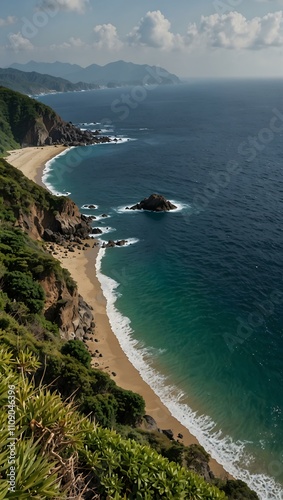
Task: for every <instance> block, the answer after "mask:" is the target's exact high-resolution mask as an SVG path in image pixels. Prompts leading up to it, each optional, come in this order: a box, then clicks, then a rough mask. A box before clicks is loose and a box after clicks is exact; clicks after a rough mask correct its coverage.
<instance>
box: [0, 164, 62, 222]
mask: <svg viewBox="0 0 283 500" xmlns="http://www.w3.org/2000/svg"><path fill="white" fill-rule="evenodd" d="M65 203H66V198H64V197H58V196H53V195H52V194H50V193H49V192H48V191H46V190H45V189H42V188H41V187H40V186H38V185H37V184H35V183H34V182H32V181H30V180H29V179H27V177H25V176H24V175H23V174H22V173H21V172H20V171H19V170H17V169H16V168H14V167H13V166H12V165H10V164H9V163H8V162H7V161H5V160H3V158H0V221H1V220H2V221H6V222H8V223H9V222H15V221H16V220H18V218H19V215H20V214H29V213H30V208H31V207H32V205H35V206H36V207H38V208H40V209H45V210H49V211H50V213H52V214H53V213H55V212H60V211H62V209H63V207H64V204H65Z"/></svg>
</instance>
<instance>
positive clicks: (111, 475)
mask: <svg viewBox="0 0 283 500" xmlns="http://www.w3.org/2000/svg"><path fill="white" fill-rule="evenodd" d="M0 359H1V362H0V402H1V406H0V421H1V424H2V425H1V430H0V470H1V477H0V498H3V499H4V498H6V499H10V498H11V499H13V498H14V499H17V500H28V499H31V500H32V499H35V500H36V499H37V500H44V499H48V498H51V499H55V498H56V499H59V498H79V495H82V494H83V493H86V494H87V493H88V494H90V493H91V494H92V496H91V498H100V499H102V500H103V499H104V500H107V499H108V500H111V499H113V500H119V499H121V500H122V499H129V500H130V499H131V500H138V499H141V500H142V499H145V500H146V499H147V500H150V499H152V500H158V499H162V498H164V499H165V498H167V499H176V500H181V499H182V498H183V499H191V500H198V499H206V500H224V499H225V494H224V493H223V492H220V491H219V490H218V489H217V488H215V487H214V486H210V485H208V484H207V483H206V482H205V481H204V480H203V479H201V478H200V477H198V476H196V475H195V474H194V473H192V472H190V471H188V470H186V469H184V468H183V467H181V466H179V465H178V464H175V463H173V462H169V460H167V459H166V458H163V457H161V456H160V455H159V454H158V453H157V452H156V451H154V450H152V449H151V448H149V447H148V446H141V445H140V444H138V443H136V442H134V441H131V440H125V439H124V438H122V437H121V436H119V435H118V434H116V433H115V432H114V431H111V430H108V429H102V428H101V427H97V426H96V425H95V424H93V423H92V422H91V421H90V420H88V419H86V418H82V416H81V415H80V414H79V413H78V412H77V411H76V410H75V407H74V405H73V403H72V402H69V403H63V402H62V400H61V398H60V397H59V396H58V395H57V394H55V393H53V394H52V393H51V392H50V391H49V390H48V389H47V388H46V387H43V386H42V385H41V384H39V385H38V386H37V385H36V384H35V383H34V379H33V378H31V374H32V373H34V372H36V370H37V369H38V366H39V363H38V359H37V358H36V357H35V356H34V355H33V354H32V353H31V352H29V351H19V352H18V356H17V357H14V356H13V354H12V352H11V351H9V350H8V349H6V348H1V350H0ZM13 404H15V412H16V413H15V424H14V425H13V420H10V424H9V425H10V427H9V428H8V411H9V409H10V411H11V408H13V406H11V405H13ZM11 422H12V424H11ZM11 429H13V430H12V432H13V433H14V434H13V436H14V437H13V439H12V440H11V438H10V432H9V431H10V430H11ZM11 443H12V445H11ZM13 446H14V447H15V448H14V449H13ZM11 450H12V451H11ZM11 456H12V457H13V458H12V464H11V460H10V464H9V458H10V459H11ZM11 467H12V469H11ZM11 471H12V472H11ZM82 471H83V472H82ZM9 480H10V482H9ZM80 498H82V496H80Z"/></svg>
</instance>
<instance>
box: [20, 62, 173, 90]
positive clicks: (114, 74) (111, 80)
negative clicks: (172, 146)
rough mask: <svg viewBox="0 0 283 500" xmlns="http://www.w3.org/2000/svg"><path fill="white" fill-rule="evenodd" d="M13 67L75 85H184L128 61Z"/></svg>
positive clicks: (163, 72) (159, 70)
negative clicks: (57, 78) (82, 64)
mask: <svg viewBox="0 0 283 500" xmlns="http://www.w3.org/2000/svg"><path fill="white" fill-rule="evenodd" d="M11 68H14V69H18V70H21V71H36V72H38V73H45V74H48V75H53V76H58V77H61V78H66V79H67V80H70V81H71V82H74V83H75V82H78V81H83V82H87V83H96V84H98V85H108V86H120V85H146V84H147V85H148V84H158V85H164V84H177V83H180V80H179V78H178V77H177V76H176V75H174V74H172V73H169V72H168V71H167V70H166V69H164V68H159V67H157V66H149V65H146V64H134V63H131V62H125V61H115V62H112V63H109V64H106V65H105V66H99V65H98V64H91V65H90V66H87V67H86V68H82V67H80V66H78V65H72V64H68V63H60V62H58V61H57V62H55V63H41V62H35V61H30V62H29V63H27V64H17V63H15V64H12V65H11Z"/></svg>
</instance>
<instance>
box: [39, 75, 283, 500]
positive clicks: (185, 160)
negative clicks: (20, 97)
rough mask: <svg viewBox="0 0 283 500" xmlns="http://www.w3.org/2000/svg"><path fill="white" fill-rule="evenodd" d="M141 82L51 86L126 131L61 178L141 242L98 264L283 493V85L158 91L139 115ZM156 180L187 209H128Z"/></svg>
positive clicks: (160, 351) (117, 296)
mask: <svg viewBox="0 0 283 500" xmlns="http://www.w3.org/2000/svg"><path fill="white" fill-rule="evenodd" d="M125 94H128V95H129V96H133V95H134V94H133V91H132V89H130V88H129V89H127V88H124V89H111V90H110V89H108V90H100V91H94V92H85V93H70V94H60V95H53V96H45V97H42V98H41V99H42V101H44V102H45V103H47V104H49V105H51V106H52V107H53V108H54V109H56V110H57V111H58V112H59V113H60V114H61V116H62V117H63V118H64V119H66V120H70V121H72V122H73V123H76V124H78V125H79V126H80V127H81V128H90V129H93V130H95V129H97V128H102V129H103V130H104V131H105V133H107V134H109V135H113V136H114V135H116V136H117V138H118V139H120V138H122V139H123V140H121V141H118V142H117V144H106V145H98V146H93V147H85V148H79V149H78V148H75V149H72V150H71V151H70V152H69V153H67V154H66V155H62V156H60V157H59V158H57V159H56V160H54V161H53V162H51V163H50V164H49V166H48V171H47V173H46V178H45V179H46V182H47V183H48V185H50V186H52V187H53V189H54V190H55V191H57V192H71V197H72V198H73V199H74V200H75V201H76V203H77V204H78V205H79V206H80V207H83V205H84V204H87V203H95V204H96V205H98V209H96V210H86V209H84V208H82V212H83V213H87V214H93V215H96V216H99V215H101V214H102V213H106V214H108V215H109V217H108V218H106V219H104V218H99V217H98V219H97V220H96V221H94V226H95V227H98V226H99V227H101V228H103V229H104V230H105V231H109V232H107V233H105V234H104V235H102V239H104V240H108V239H110V238H111V239H121V238H124V239H127V240H129V243H131V244H129V245H128V246H127V247H123V248H115V249H108V250H107V251H106V252H105V250H101V251H100V258H99V262H98V273H99V278H100V280H101V282H102V285H103V289H104V292H105V295H106V296H107V299H108V314H109V316H110V320H111V323H112V326H113V329H114V330H115V333H116V335H117V336H118V338H119V340H120V343H121V345H122V347H123V349H124V350H125V351H126V353H127V355H128V357H129V358H130V359H131V361H132V362H133V363H134V364H135V365H136V366H137V368H138V369H139V370H140V372H141V374H142V376H143V377H144V379H145V380H146V381H147V382H148V383H149V384H150V385H151V386H152V387H153V388H154V390H155V391H156V392H157V393H158V394H159V396H160V397H161V399H162V400H163V401H164V402H165V403H166V404H167V406H168V407H169V409H170V410H171V412H172V413H173V414H174V415H175V416H176V417H177V418H178V419H179V420H180V421H181V422H182V423H183V424H185V425H186V426H187V427H189V428H190V430H191V431H192V432H193V433H194V434H195V435H196V436H197V437H198V439H199V440H200V442H201V443H202V444H203V445H204V446H205V447H206V448H207V449H208V451H210V453H211V454H212V455H213V456H214V457H215V458H217V459H218V460H219V461H220V462H221V463H223V465H224V466H225V467H226V469H227V470H229V471H230V472H231V473H232V474H234V475H235V476H237V477H239V478H241V479H243V480H245V481H247V482H248V483H249V484H250V486H251V487H252V488H254V489H255V490H256V491H257V492H258V494H259V495H260V498H262V499H264V500H265V499H272V498H274V499H282V498H283V445H282V435H283V426H282V419H283V417H282V409H283V392H282V379H283V370H282V357H283V335H282V319H283V318H282V304H283V287H282V268H283V266H282V264H283V252H282V246H283V233H282V212H283V197H282V194H283V182H282V150H283V147H282V135H283V126H282V125H283V117H282V115H281V112H283V89H282V84H281V82H280V81H257V82H256V81H237V82H232V81H225V82H208V83H204V82H198V83H194V84H186V85H185V84H184V85H180V86H171V87H163V88H156V89H150V88H148V89H146V90H145V93H144V95H143V100H141V101H140V102H137V101H131V102H132V107H129V108H128V112H127V113H126V111H125V109H123V111H122V110H121V109H120V108H119V105H118V104H119V102H120V101H121V99H122V96H123V95H125ZM134 104H135V105H136V106H135V107H133V105H134ZM118 110H119V111H118ZM281 117H282V118H281ZM95 122H96V123H95ZM97 122H98V123H97ZM281 128H282V130H281ZM153 192H160V193H162V194H164V195H165V196H166V197H167V198H168V199H170V200H173V201H175V202H176V203H177V204H178V208H179V209H178V210H177V211H176V212H170V213H167V214H152V213H146V212H145V213H140V212H138V213H137V212H128V211H127V210H125V207H126V206H130V205H131V204H134V203H136V202H137V201H139V200H140V199H142V198H144V197H145V196H148V195H149V194H151V193H153ZM107 228H108V229H107Z"/></svg>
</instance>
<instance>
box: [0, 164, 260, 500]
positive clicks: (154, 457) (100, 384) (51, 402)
mask: <svg viewBox="0 0 283 500" xmlns="http://www.w3.org/2000/svg"><path fill="white" fill-rule="evenodd" d="M63 203H64V199H63V200H62V199H60V198H55V197H53V196H51V195H50V194H49V193H47V191H45V190H44V189H42V188H40V187H38V186H36V185H35V184H34V183H32V182H31V181H29V180H28V179H26V178H25V177H24V176H23V175H22V174H21V173H20V172H18V171H17V170H16V169H14V168H13V167H11V166H10V165H9V164H8V163H7V162H5V161H4V160H0V422H1V425H0V429H1V430H0V500H1V499H4V498H14V499H20V500H28V499H38V500H41V499H45V498H54V500H55V499H59V498H79V495H81V497H80V498H86V499H87V498H98V499H103V500H104V499H105V500H106V499H107V500H111V499H116V500H118V499H121V500H125V499H144V500H146V499H148V500H149V499H152V500H155V499H159V498H164V499H176V500H177V499H178V500H179V499H182V498H186V499H192V500H201V499H205V500H213V499H224V498H231V499H232V498H237V499H240V498H243V499H244V498H246V499H248V498H250V499H251V500H253V499H255V498H257V497H256V496H252V495H254V494H253V493H252V492H250V490H249V489H248V488H247V486H246V485H243V483H241V482H234V481H229V482H227V481H223V482H222V481H217V485H218V488H217V487H215V486H212V485H211V484H208V483H207V482H205V481H204V480H203V479H202V478H201V477H199V476H197V475H196V474H195V472H199V473H200V474H202V473H203V468H205V466H207V463H208V460H209V456H208V455H207V454H206V452H205V451H204V450H203V449H202V448H201V447H185V446H183V445H182V444H181V443H177V442H175V441H170V440H169V439H168V438H167V437H166V436H164V435H163V434H161V433H159V432H157V431H156V432H148V431H145V430H142V429H141V428H139V427H137V426H138V425H140V423H141V422H142V419H143V416H144V412H145V404H144V400H143V398H142V397H141V396H140V395H138V394H135V393H133V392H132V391H127V390H124V389H122V388H120V387H118V386H117V384H116V383H115V381H114V380H112V379H111V378H110V377H109V375H108V374H106V373H104V372H102V371H100V370H96V369H93V368H91V366H90V354H89V352H88V351H87V349H86V347H85V345H84V344H83V343H82V342H80V341H78V340H72V341H69V342H64V341H63V340H62V339H61V338H60V335H59V329H58V326H57V325H56V319H57V318H56V317H55V318H54V319H55V322H52V323H51V322H50V321H48V319H47V311H45V296H44V292H43V288H42V284H43V283H44V282H48V280H49V281H52V282H56V283H58V284H59V285H60V287H62V288H67V289H68V291H69V293H70V295H71V296H72V294H74V293H76V285H75V283H74V281H73V280H72V278H71V277H70V275H69V273H68V271H66V270H63V269H62V268H61V266H60V264H59V262H58V261H57V260H55V259H54V258H53V257H52V256H50V255H49V254H48V253H47V252H46V251H45V248H44V243H42V242H37V241H34V240H32V239H30V238H29V237H28V235H27V234H25V233H24V232H23V231H22V230H20V229H19V228H17V227H16V226H17V225H18V219H19V216H21V217H22V216H23V214H25V213H26V214H28V213H29V210H30V207H32V206H37V207H44V208H45V210H47V211H48V210H49V211H50V212H51V213H53V212H54V211H55V210H58V209H61V208H60V207H62V206H63V205H62V204H63ZM54 278H55V279H54ZM57 305H58V307H63V305H62V304H57ZM11 385H14V386H15V387H16V403H17V413H16V428H15V438H16V451H17V458H16V463H15V467H16V469H15V470H16V491H15V492H8V490H7V477H8V476H7V474H8V468H7V463H8V460H7V457H8V454H9V448H8V444H9V441H8V439H9V435H8V434H7V425H6V423H7V410H8V406H7V402H8V399H7V398H8V393H7V390H8V387H9V386H11ZM71 401H72V402H71ZM94 422H95V424H94ZM189 469H191V470H189ZM211 483H212V479H211ZM220 489H221V490H223V491H222V492H220ZM224 492H225V493H226V496H225V493H224ZM237 492H239V494H238V493H237ZM237 494H238V496H237ZM87 495H88V496H87ZM240 495H242V496H240ZM245 495H246V496H245ZM249 495H251V496H249Z"/></svg>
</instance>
